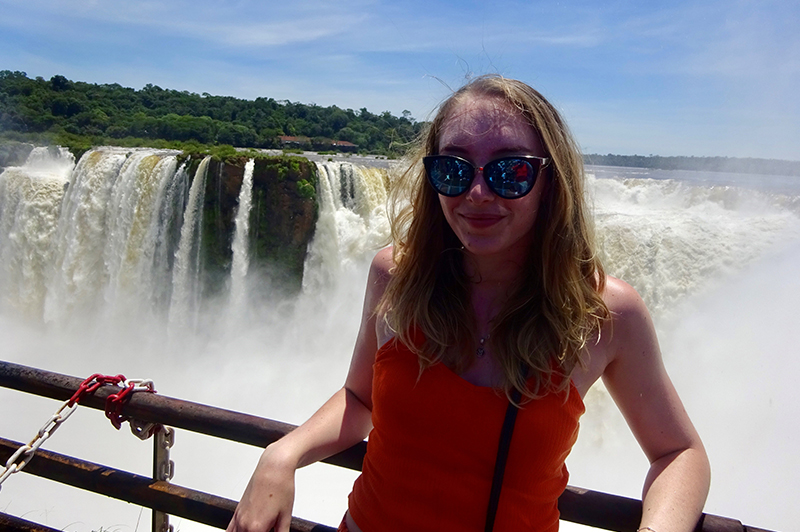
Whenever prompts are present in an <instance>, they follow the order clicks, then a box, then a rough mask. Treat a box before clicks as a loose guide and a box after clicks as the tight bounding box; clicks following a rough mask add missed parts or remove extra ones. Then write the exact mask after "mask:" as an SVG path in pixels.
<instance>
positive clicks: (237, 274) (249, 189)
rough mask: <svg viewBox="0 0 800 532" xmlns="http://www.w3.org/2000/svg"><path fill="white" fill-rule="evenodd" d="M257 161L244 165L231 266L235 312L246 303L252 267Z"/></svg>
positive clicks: (250, 161)
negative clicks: (248, 279) (254, 170)
mask: <svg viewBox="0 0 800 532" xmlns="http://www.w3.org/2000/svg"><path fill="white" fill-rule="evenodd" d="M254 168H255V161H253V159H250V160H249V161H247V163H246V164H245V166H244V177H243V179H242V188H241V190H240V191H239V207H238V208H237V210H236V232H235V233H234V237H233V245H232V246H231V247H232V248H233V265H232V267H231V308H232V310H233V312H234V313H236V310H238V309H241V308H242V307H243V305H244V303H245V295H246V289H247V287H246V285H245V278H246V277H247V270H248V268H249V267H250V254H249V249H248V246H247V244H248V237H249V235H250V204H251V203H252V199H253V169H254Z"/></svg>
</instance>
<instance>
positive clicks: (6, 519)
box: [0, 513, 63, 532]
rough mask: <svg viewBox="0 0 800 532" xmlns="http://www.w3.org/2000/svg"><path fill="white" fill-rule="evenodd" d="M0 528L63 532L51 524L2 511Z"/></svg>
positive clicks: (21, 530) (29, 531) (30, 531)
mask: <svg viewBox="0 0 800 532" xmlns="http://www.w3.org/2000/svg"><path fill="white" fill-rule="evenodd" d="M0 530H19V531H20V532H63V531H62V530H57V529H55V528H50V527H49V526H44V525H40V524H39V523H33V522H31V521H26V520H25V519H21V518H19V517H15V516H13V515H8V514H4V513H0Z"/></svg>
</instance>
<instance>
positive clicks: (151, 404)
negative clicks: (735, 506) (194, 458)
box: [0, 361, 767, 532]
mask: <svg viewBox="0 0 800 532" xmlns="http://www.w3.org/2000/svg"><path fill="white" fill-rule="evenodd" d="M82 382H83V380H82V379H79V378H77V377H71V376H68V375H62V374H58V373H52V372H49V371H44V370H41V369H36V368H31V367H27V366H22V365H19V364H13V363H10V362H2V361H0V386H2V387H5V388H10V389H14V390H18V391H22V392H27V393H31V394H35V395H39V396H44V397H50V398H52V399H59V400H67V399H69V398H70V397H72V395H73V393H74V392H75V390H77V389H78V388H79V386H80V385H81V383H82ZM117 391H119V388H117V387H109V386H105V387H101V388H99V389H97V390H96V391H95V392H94V393H93V394H92V395H87V396H85V397H84V398H82V399H81V403H80V404H81V405H83V406H88V407H90V408H95V409H99V410H104V409H105V407H106V405H105V401H106V398H107V397H108V396H109V395H111V394H113V393H115V392H117ZM122 413H123V414H124V415H125V416H127V417H130V418H132V419H135V420H137V421H140V422H146V423H156V424H161V425H168V426H170V427H176V428H180V429H185V430H190V431H193V432H197V433H201V434H206V435H209V436H214V437H218V438H224V439H227V440H231V441H236V442H240V443H246V444H249V445H254V446H257V447H265V446H267V445H268V444H270V443H272V442H274V441H276V440H278V439H279V438H281V437H282V436H284V435H285V434H287V433H288V432H290V431H291V430H293V429H294V428H295V426H294V425H290V424H288V423H281V422H278V421H273V420H269V419H264V418H260V417H257V416H252V415H248V414H242V413H240V412H234V411H230V410H224V409H221V408H215V407H212V406H207V405H203V404H199V403H193V402H189V401H184V400H181V399H175V398H171V397H167V396H164V395H160V394H150V393H147V394H135V395H133V396H131V398H130V399H129V401H128V402H127V403H126V404H125V406H124V407H123V410H122ZM20 445H21V444H20V443H18V442H13V441H10V440H5V439H2V438H0V463H3V464H4V463H5V462H6V461H7V460H8V459H9V457H11V456H12V455H13V454H14V453H15V452H16V451H17V450H18V449H19V448H20ZM366 445H367V444H366V442H361V443H359V444H357V445H354V446H353V447H351V448H349V449H347V450H345V451H343V452H341V453H339V454H336V455H334V456H331V457H330V458H327V459H325V460H324V462H327V463H329V464H334V465H337V466H341V467H346V468H349V469H354V470H359V471H360V470H361V464H362V461H363V458H364V453H365V452H366ZM24 472H27V473H30V474H33V475H37V476H41V477H44V478H48V479H51V480H55V481H58V482H61V483H64V484H68V485H70V486H75V487H79V488H82V489H85V490H89V491H92V492H95V493H99V494H103V495H106V496H109V497H114V498H117V499H121V500H124V501H128V502H131V503H134V504H137V505H140V506H144V507H147V508H151V509H153V510H154V511H157V512H164V513H167V514H170V515H175V516H180V517H183V518H186V519H189V520H192V521H197V522H200V523H204V524H207V525H211V526H215V527H219V528H225V527H226V526H227V524H228V522H229V521H230V519H231V517H232V516H233V511H234V509H235V508H236V501H232V500H230V499H225V498H222V497H218V496H216V495H211V494H208V493H203V492H200V491H195V490H192V489H189V488H185V487H181V486H178V485H175V484H172V483H170V482H168V481H165V480H157V479H154V478H150V477H145V476H141V475H136V474H133V473H129V472H125V471H120V470H117V469H113V468H110V467H107V466H104V465H100V464H94V463H91V462H86V461H83V460H78V459H76V458H73V457H69V456H65V455H61V454H57V453H53V452H49V451H44V450H41V449H40V450H39V451H37V453H36V457H35V458H34V459H33V460H31V462H30V463H29V464H28V465H27V467H26V468H25V469H24ZM558 509H559V511H560V512H561V519H562V520H565V521H571V522H574V523H579V524H583V525H588V526H592V527H596V528H602V529H606V530H615V531H620V532H629V531H630V532H633V531H635V530H636V529H637V527H638V525H639V520H640V518H641V515H642V502H641V501H640V500H637V499H631V498H627V497H620V496H617V495H611V494H607V493H601V492H596V491H591V490H586V489H582V488H577V487H574V486H568V487H567V489H566V490H565V491H564V493H563V494H562V495H561V497H560V498H559V501H558ZM0 526H1V527H3V528H5V529H13V530H43V531H46V530H50V529H48V528H47V527H42V526H41V525H37V524H35V523H30V522H28V521H24V520H22V519H20V518H16V517H13V516H8V515H5V514H0ZM291 529H292V531H294V532H312V531H313V532H323V531H331V532H333V531H334V530H335V529H334V528H331V527H328V526H325V525H321V524H318V523H313V522H310V521H306V520H303V519H299V518H293V519H292V527H291ZM695 531H696V532H767V531H765V530H764V529H761V528H755V527H752V526H747V525H743V524H742V523H741V522H740V521H737V520H735V519H730V518H727V517H720V516H716V515H710V514H703V516H702V517H701V519H700V521H699V522H698V524H697V527H696V529H695Z"/></svg>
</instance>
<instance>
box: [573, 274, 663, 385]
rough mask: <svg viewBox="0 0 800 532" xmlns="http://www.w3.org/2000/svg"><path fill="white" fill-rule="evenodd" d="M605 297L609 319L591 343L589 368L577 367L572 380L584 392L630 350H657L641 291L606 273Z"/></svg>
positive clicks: (605, 374)
mask: <svg viewBox="0 0 800 532" xmlns="http://www.w3.org/2000/svg"><path fill="white" fill-rule="evenodd" d="M603 301H605V303H606V305H607V306H608V310H609V313H610V317H609V319H608V320H607V321H606V322H605V324H604V325H603V328H602V330H601V331H600V336H599V338H598V339H597V341H596V342H594V343H592V344H591V345H590V346H589V359H588V364H587V366H586V368H584V369H582V370H581V369H577V370H576V371H575V373H573V377H572V380H573V382H574V383H575V386H576V387H577V388H578V390H579V391H580V392H581V395H582V396H583V395H585V394H586V392H587V391H588V390H589V388H590V387H591V386H592V385H593V384H594V382H595V381H597V380H598V379H599V378H600V377H603V376H607V374H608V372H609V370H610V369H612V368H613V367H614V365H615V364H614V363H615V361H618V360H619V359H620V358H625V357H629V356H631V353H650V354H652V353H654V352H655V353H657V351H658V347H657V341H656V339H655V331H654V328H653V323H652V319H651V318H650V313H649V312H648V311H647V307H646V306H645V304H644V301H642V298H641V296H639V293H638V292H637V291H636V290H635V289H634V288H633V287H632V286H631V285H629V284H628V283H626V282H625V281H622V280H620V279H617V278H616V277H611V276H606V283H605V288H604V290H603Z"/></svg>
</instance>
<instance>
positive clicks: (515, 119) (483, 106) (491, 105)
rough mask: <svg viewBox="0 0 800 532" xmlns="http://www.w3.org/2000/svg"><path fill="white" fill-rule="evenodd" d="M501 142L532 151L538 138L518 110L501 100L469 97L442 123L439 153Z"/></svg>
mask: <svg viewBox="0 0 800 532" xmlns="http://www.w3.org/2000/svg"><path fill="white" fill-rule="evenodd" d="M484 142H501V143H504V144H505V143H508V144H514V145H519V146H520V147H522V148H528V149H533V148H535V147H537V146H538V145H539V144H540V143H539V135H538V134H537V133H536V132H535V130H534V129H533V128H532V127H531V126H530V124H529V123H528V122H527V120H526V119H525V117H524V116H523V115H522V113H521V112H520V110H519V109H517V108H516V107H514V106H513V105H511V104H510V103H508V102H506V101H505V100H503V99H501V98H498V97H488V96H482V97H481V96H467V97H465V98H464V99H463V100H461V101H460V102H458V103H456V104H455V105H454V106H453V108H452V109H451V110H450V112H449V113H448V116H447V117H446V118H445V119H444V121H443V123H442V128H441V132H440V135H439V149H443V148H460V147H468V146H470V145H473V144H476V143H484Z"/></svg>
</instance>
